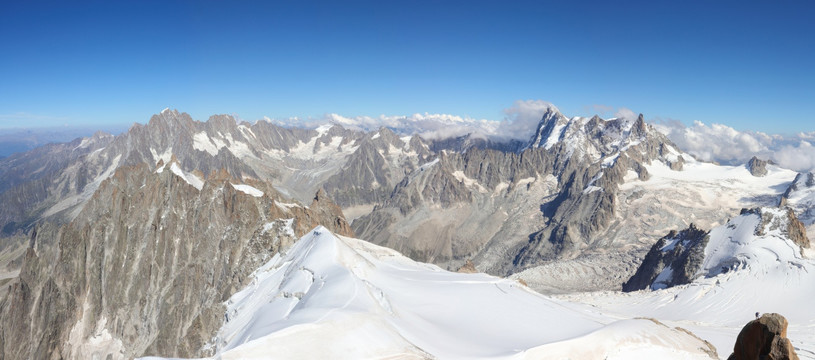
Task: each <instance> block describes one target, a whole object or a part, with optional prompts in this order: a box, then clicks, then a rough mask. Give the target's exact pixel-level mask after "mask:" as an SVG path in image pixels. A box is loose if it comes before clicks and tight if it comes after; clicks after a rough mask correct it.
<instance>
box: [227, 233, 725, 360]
mask: <svg viewBox="0 0 815 360" xmlns="http://www.w3.org/2000/svg"><path fill="white" fill-rule="evenodd" d="M225 305H226V308H227V311H226V313H225V314H224V321H225V322H224V325H223V327H222V328H221V329H220V331H219V332H218V334H217V337H216V339H215V344H213V345H214V346H215V350H216V354H215V357H216V358H223V359H227V358H229V359H232V358H249V357H251V358H276V359H277V358H287V359H292V358H295V359H300V358H302V359H312V358H340V359H360V358H366V359H369V358H443V359H447V358H482V359H483V358H492V359H527V358H529V359H532V358H534V359H538V358H547V357H549V356H550V355H548V354H557V356H556V357H558V358H560V357H563V356H565V357H572V356H576V357H579V358H597V359H601V358H607V357H609V356H611V357H614V356H618V357H619V356H622V357H626V355H629V356H635V355H641V354H643V352H645V353H649V354H651V355H654V356H657V357H659V358H667V359H672V358H677V359H678V358H682V359H707V358H709V354H708V353H707V352H705V350H704V349H707V346H706V345H705V344H704V343H702V342H701V341H700V340H699V339H697V338H695V337H693V336H692V335H690V334H688V333H685V332H681V331H678V330H676V329H672V328H670V327H667V326H664V325H661V324H659V323H657V322H655V321H651V320H623V321H618V319H619V318H616V317H609V316H605V315H602V314H600V313H598V312H596V311H595V310H593V309H592V308H590V307H587V306H582V305H575V304H570V303H568V302H564V301H559V300H554V299H551V298H547V297H544V296H542V295H539V294H536V293H534V292H532V291H529V290H528V289H527V288H526V287H524V286H523V285H521V284H519V283H518V282H516V281H514V280H507V279H500V278H495V277H492V276H488V275H485V274H459V273H451V272H448V271H444V270H442V269H440V268H438V267H437V266H434V265H428V264H422V263H417V262H414V261H412V260H410V259H408V258H406V257H404V256H402V255H400V254H399V253H397V252H396V251H394V250H390V249H386V248H382V247H379V246H376V245H373V244H370V243H368V242H365V241H361V240H356V239H351V238H346V237H341V236H336V235H334V234H332V233H331V232H329V230H328V229H326V228H325V227H322V226H318V227H316V228H315V229H314V230H312V231H311V232H309V233H308V234H306V235H305V236H303V237H302V238H301V239H300V240H299V241H298V242H296V243H295V245H294V246H293V247H292V248H291V249H289V250H288V251H287V252H285V253H282V254H277V255H275V257H274V258H272V259H271V260H270V261H269V262H267V263H266V264H264V265H263V266H261V267H260V268H258V269H257V270H256V271H255V272H254V273H253V274H252V275H251V280H250V283H249V285H248V286H246V287H245V288H244V289H243V290H240V291H239V292H237V293H235V294H234V295H233V296H232V297H230V299H229V300H228V301H227V302H226V304H225ZM588 354H591V355H592V356H593V357H586V356H588Z"/></svg>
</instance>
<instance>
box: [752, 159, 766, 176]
mask: <svg viewBox="0 0 815 360" xmlns="http://www.w3.org/2000/svg"><path fill="white" fill-rule="evenodd" d="M767 164H770V162H768V161H767V160H761V159H759V158H757V157H755V156H753V158H752V159H750V161H748V162H747V169H749V170H750V174H753V176H765V175H767Z"/></svg>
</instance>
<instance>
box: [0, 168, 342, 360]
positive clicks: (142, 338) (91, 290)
mask: <svg viewBox="0 0 815 360" xmlns="http://www.w3.org/2000/svg"><path fill="white" fill-rule="evenodd" d="M238 183H240V180H239V179H236V178H234V177H233V176H231V175H230V174H229V173H227V172H226V171H215V172H212V173H211V174H210V175H209V176H208V177H207V178H206V180H205V181H204V184H203V186H202V188H201V190H198V189H197V188H196V187H194V186H192V185H191V184H189V183H187V182H186V181H185V180H184V179H182V178H181V177H180V176H178V175H176V174H174V173H172V172H171V171H169V169H165V170H164V171H163V172H161V173H155V172H154V171H153V170H152V167H148V166H147V165H145V164H142V165H137V166H125V167H122V168H120V169H119V170H118V171H116V173H115V174H114V175H113V176H112V177H111V178H109V179H108V180H106V181H104V182H103V183H102V184H101V185H100V187H99V189H98V190H97V191H96V193H95V194H94V195H93V197H92V198H91V199H90V200H89V201H88V203H87V204H86V206H85V207H84V208H83V210H82V211H81V213H80V214H79V215H78V216H77V217H76V218H75V219H74V220H73V221H71V222H70V223H68V224H66V225H64V226H62V227H61V228H59V230H58V231H55V232H54V231H37V235H36V238H35V239H32V241H31V244H32V246H31V247H30V248H29V249H28V250H27V252H26V254H25V259H24V263H23V266H22V271H21V273H20V276H19V278H18V279H17V280H16V281H15V282H14V283H13V284H11V285H10V292H9V294H8V296H7V297H6V298H5V300H2V302H0V358H8V359H28V358H30V359H54V358H71V359H74V358H100V359H104V358H106V357H107V356H110V358H112V359H120V358H133V357H136V356H142V355H161V356H170V357H179V356H181V357H196V356H202V355H207V354H208V352H207V349H206V348H205V344H206V343H207V342H208V341H210V340H211V339H212V337H213V336H214V334H215V331H216V330H217V329H218V328H219V327H220V326H221V324H222V322H223V317H224V314H223V311H224V309H223V305H222V303H223V301H225V300H226V299H227V298H228V297H229V296H230V295H231V294H233V293H234V292H235V291H237V290H238V289H240V288H241V287H243V286H245V285H246V283H245V282H246V279H247V278H248V275H249V274H250V273H251V271H253V270H254V269H256V268H257V267H258V266H259V265H261V264H262V263H263V262H265V261H266V260H267V259H269V258H270V257H271V256H273V255H274V254H276V253H277V252H279V251H281V250H282V249H285V248H286V247H287V246H288V245H289V244H291V243H292V242H294V241H295V240H296V239H297V238H298V237H299V236H301V235H302V234H304V233H305V232H307V231H308V230H309V229H311V228H312V227H314V226H315V225H316V224H323V225H325V226H326V227H328V228H329V229H331V230H332V231H335V232H337V233H339V234H345V235H349V236H350V235H353V234H352V233H350V231H349V230H350V228H349V226H348V224H347V223H345V221H344V219H343V218H342V214H341V213H340V212H339V209H338V207H336V205H334V204H333V203H331V202H330V200H329V199H327V198H325V197H324V196H322V195H319V194H318V195H317V196H316V197H315V199H314V201H313V202H312V203H311V206H310V207H308V208H305V207H302V206H299V205H295V204H289V203H287V202H286V201H285V199H283V198H282V197H280V196H279V195H278V194H277V193H276V191H275V190H274V189H273V188H272V186H271V185H270V184H268V183H265V182H262V181H255V182H251V183H250V184H249V185H251V186H253V187H255V188H256V189H258V190H260V191H262V192H263V195H262V196H259V197H256V196H253V195H251V194H247V193H245V192H243V191H240V190H239V189H238V188H236V187H235V186H233V185H232V184H238ZM280 204H283V205H280ZM47 236H53V238H52V239H46V238H44V237H47ZM48 244H53V245H48Z"/></svg>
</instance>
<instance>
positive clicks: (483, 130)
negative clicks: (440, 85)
mask: <svg viewBox="0 0 815 360" xmlns="http://www.w3.org/2000/svg"><path fill="white" fill-rule="evenodd" d="M265 120H266V121H269V122H272V123H275V124H278V125H284V126H302V127H307V128H315V127H317V126H319V125H322V124H326V123H331V124H339V125H342V127H344V128H346V129H354V130H363V131H373V130H376V129H379V128H380V127H387V128H390V129H391V130H393V131H395V132H397V133H399V134H405V135H413V134H418V135H420V136H422V137H424V138H426V139H443V138H448V137H454V136H462V135H467V134H471V135H473V136H476V137H482V138H486V137H493V136H495V134H496V129H497V128H498V126H499V124H500V122H498V121H495V120H479V119H473V118H470V117H462V116H457V115H449V114H429V113H424V114H413V115H408V116H403V115H379V116H377V117H371V116H354V117H346V116H342V115H339V114H326V115H323V116H322V117H319V118H307V119H301V118H296V117H295V118H288V119H270V118H268V117H266V118H265Z"/></svg>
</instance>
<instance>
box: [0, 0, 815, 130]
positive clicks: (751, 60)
mask: <svg viewBox="0 0 815 360" xmlns="http://www.w3.org/2000/svg"><path fill="white" fill-rule="evenodd" d="M813 18H815V5H813V3H812V2H808V1H801V2H791V1H772V2H771V1H754V2H751V1H686V2H678V1H675V2H663V1H647V2H639V3H638V2H625V4H620V2H569V4H557V3H549V2H502V1H484V2H481V1H460V2H454V1H449V2H441V1H427V2H425V1H404V2H388V1H386V2H381V1H372V2H365V1H352V2H341V3H340V2H305V1H290V2H288V1H287V2H225V1H224V2H221V1H218V2H214V1H213V2H209V1H180V2H173V1H168V2H163V1H136V2H124V1H121V2H120V1H100V2H81V3H79V2H77V3H74V2H53V3H50V2H38V1H3V2H1V3H0V46H2V49H3V51H2V53H0V127H27V126H55V125H56V126H59V125H64V124H68V125H88V124H90V125H96V126H112V125H116V124H131V123H133V122H146V121H147V120H148V119H149V117H150V115H151V114H154V113H157V112H159V111H161V109H163V108H165V107H172V108H177V109H179V110H180V111H186V112H188V113H190V114H192V115H193V117H194V118H197V119H202V120H205V119H206V118H207V117H208V116H209V115H211V114H215V113H231V114H237V115H239V116H240V117H241V118H243V119H246V120H250V121H252V120H256V119H260V118H262V117H263V116H268V117H272V118H288V117H294V116H297V117H319V116H322V115H323V114H326V113H338V114H341V115H344V116H359V115H368V116H377V115H380V114H387V115H408V114H413V113H425V112H427V113H444V114H455V115H460V116H468V117H472V118H477V119H491V120H500V119H502V118H503V117H504V116H505V114H504V112H503V110H504V109H505V108H508V107H510V106H512V104H513V103H514V102H515V101H516V100H524V99H542V100H546V101H549V102H552V103H554V104H555V105H557V106H558V107H559V108H560V109H561V111H562V112H563V113H564V114H566V115H592V114H594V113H600V114H601V115H605V116H612V115H613V114H614V112H615V111H616V109H618V108H621V107H625V108H629V109H632V110H634V111H636V112H641V113H644V114H645V115H646V118H648V119H676V120H681V121H682V122H684V123H686V124H691V123H692V121H693V120H700V121H702V122H704V123H708V124H709V123H721V124H726V125H728V126H731V127H734V128H736V129H750V130H758V131H764V132H769V133H794V132H798V131H812V130H815V116H813V114H815V109H813V107H815V65H813V64H815V40H813V39H815V21H813Z"/></svg>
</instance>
